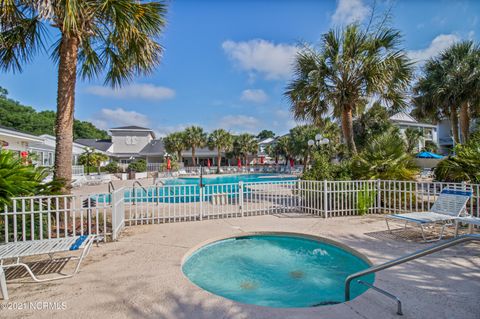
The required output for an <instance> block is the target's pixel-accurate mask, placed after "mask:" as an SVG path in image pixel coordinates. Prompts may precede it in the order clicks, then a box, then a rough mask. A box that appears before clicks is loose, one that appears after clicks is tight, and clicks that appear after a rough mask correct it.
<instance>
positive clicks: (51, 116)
mask: <svg viewBox="0 0 480 319" xmlns="http://www.w3.org/2000/svg"><path fill="white" fill-rule="evenodd" d="M56 116H57V115H56V112H54V111H39V112H38V111H36V110H35V109H34V108H32V107H30V106H26V105H22V104H21V103H20V102H18V101H14V100H12V99H9V98H8V91H7V90H6V89H5V88H2V87H0V125H3V126H6V127H11V128H13V129H16V130H19V131H22V132H26V133H30V134H33V135H42V134H50V135H53V136H55V118H56ZM73 137H74V139H77V138H95V139H105V138H109V136H108V134H107V132H106V131H104V130H100V129H98V128H96V127H95V125H93V124H92V123H90V122H88V121H80V120H75V121H74V123H73Z"/></svg>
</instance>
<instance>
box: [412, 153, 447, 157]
mask: <svg viewBox="0 0 480 319" xmlns="http://www.w3.org/2000/svg"><path fill="white" fill-rule="evenodd" d="M415 157H416V158H435V159H442V158H443V156H442V155H438V154H435V153H431V152H420V153H418V154H417V156H415Z"/></svg>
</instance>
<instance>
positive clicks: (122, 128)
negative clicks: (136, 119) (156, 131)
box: [110, 125, 151, 131]
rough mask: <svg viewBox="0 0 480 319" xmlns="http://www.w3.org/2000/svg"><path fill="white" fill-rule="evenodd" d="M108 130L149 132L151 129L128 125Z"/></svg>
mask: <svg viewBox="0 0 480 319" xmlns="http://www.w3.org/2000/svg"><path fill="white" fill-rule="evenodd" d="M110 130H142V131H151V129H149V128H146V127H141V126H136V125H129V126H120V127H112V128H111V129H110Z"/></svg>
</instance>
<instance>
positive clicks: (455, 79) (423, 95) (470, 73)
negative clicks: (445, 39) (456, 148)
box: [413, 41, 480, 144]
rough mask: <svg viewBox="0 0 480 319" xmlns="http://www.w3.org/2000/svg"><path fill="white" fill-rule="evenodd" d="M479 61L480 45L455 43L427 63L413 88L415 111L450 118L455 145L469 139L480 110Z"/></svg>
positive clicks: (423, 114)
mask: <svg viewBox="0 0 480 319" xmlns="http://www.w3.org/2000/svg"><path fill="white" fill-rule="evenodd" d="M479 61H480V47H479V46H478V45H476V44H474V43H473V42H472V41H464V42H460V43H456V44H453V45H452V46H451V47H449V48H448V49H447V50H445V51H444V52H442V53H441V54H440V55H439V56H437V57H434V58H432V59H430V60H428V61H427V62H426V63H425V65H424V68H423V76H422V77H421V78H420V79H419V80H418V82H417V83H416V85H415V87H414V89H413V92H414V98H413V102H414V105H415V107H416V109H415V113H416V114H418V115H421V116H422V117H426V118H430V119H432V120H434V121H438V120H440V119H442V118H444V117H449V118H450V123H451V130H452V137H453V140H454V142H455V144H457V143H460V142H463V143H465V142H466V141H467V140H468V138H469V135H470V118H471V116H472V114H477V113H478V112H479V111H480V110H479V106H480V62H479ZM459 118H460V123H459ZM459 124H460V125H459ZM459 126H460V130H461V138H460V135H459Z"/></svg>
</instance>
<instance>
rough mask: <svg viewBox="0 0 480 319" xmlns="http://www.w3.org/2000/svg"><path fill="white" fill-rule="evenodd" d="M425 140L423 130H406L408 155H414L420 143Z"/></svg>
mask: <svg viewBox="0 0 480 319" xmlns="http://www.w3.org/2000/svg"><path fill="white" fill-rule="evenodd" d="M421 138H423V132H422V130H420V129H418V128H412V127H409V128H407V129H406V130H405V146H406V147H405V150H406V151H407V153H413V152H414V151H415V147H417V146H418V142H419V141H420V139H421Z"/></svg>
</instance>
